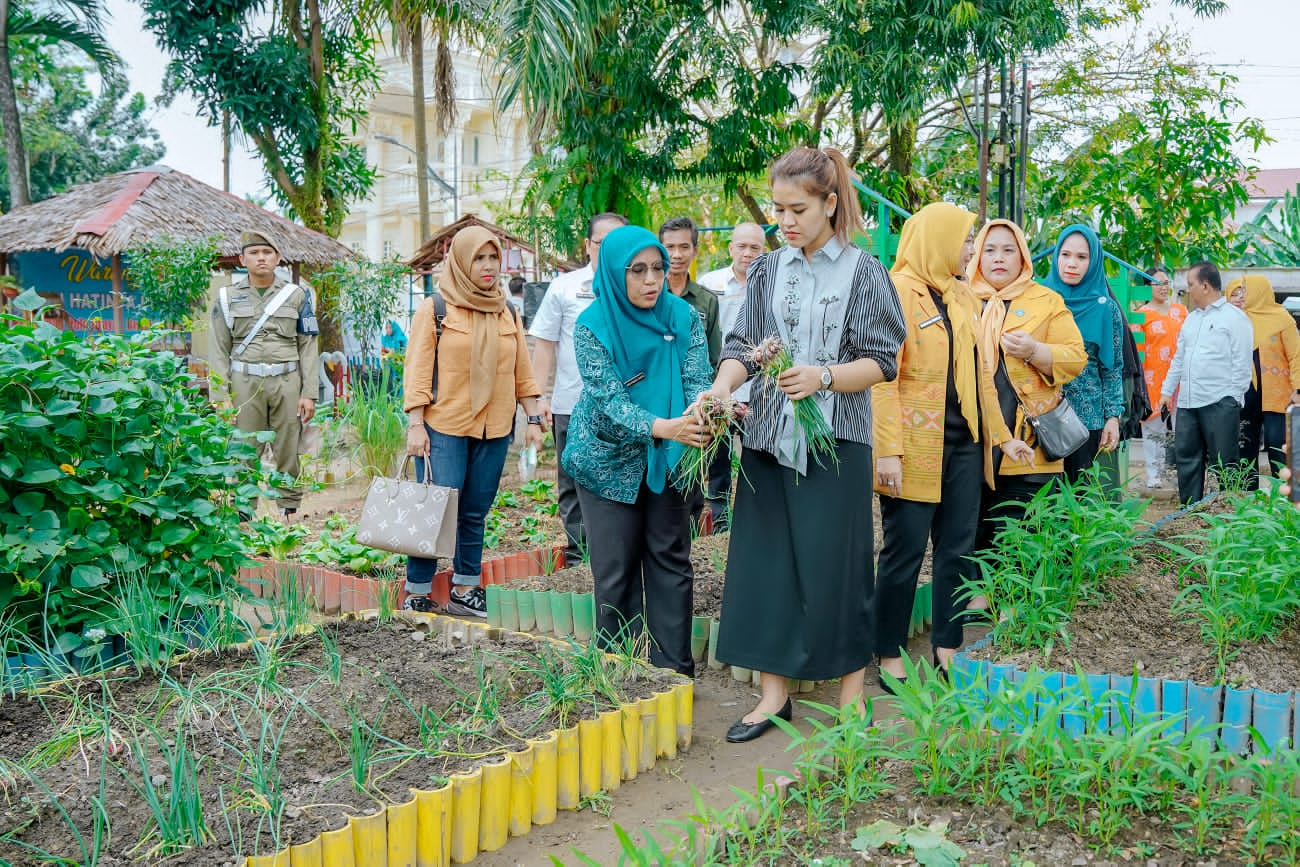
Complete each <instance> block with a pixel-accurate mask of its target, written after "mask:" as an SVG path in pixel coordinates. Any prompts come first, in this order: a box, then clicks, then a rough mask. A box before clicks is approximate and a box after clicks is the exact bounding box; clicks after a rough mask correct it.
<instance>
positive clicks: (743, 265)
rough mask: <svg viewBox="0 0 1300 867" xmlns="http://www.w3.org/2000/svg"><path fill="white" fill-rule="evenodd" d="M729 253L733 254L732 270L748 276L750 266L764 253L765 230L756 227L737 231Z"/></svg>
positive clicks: (729, 245) (743, 227) (728, 248)
mask: <svg viewBox="0 0 1300 867" xmlns="http://www.w3.org/2000/svg"><path fill="white" fill-rule="evenodd" d="M727 252H728V253H730V254H731V269H732V270H733V271H735V272H736V273H737V274H748V273H749V266H750V265H752V264H753V263H754V260H755V259H757V258H758V257H759V256H761V255H762V253H763V230H762V229H760V228H758V227H757V226H754V225H746V226H741V227H740V228H738V229H736V231H735V232H733V233H732V234H731V243H730V244H728V245H727Z"/></svg>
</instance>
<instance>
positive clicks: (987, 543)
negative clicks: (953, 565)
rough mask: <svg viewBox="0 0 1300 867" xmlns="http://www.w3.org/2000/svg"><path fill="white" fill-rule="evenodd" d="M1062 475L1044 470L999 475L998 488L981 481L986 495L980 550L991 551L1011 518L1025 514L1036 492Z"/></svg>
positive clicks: (982, 506) (982, 502) (977, 546)
mask: <svg viewBox="0 0 1300 867" xmlns="http://www.w3.org/2000/svg"><path fill="white" fill-rule="evenodd" d="M1060 478H1061V476H1060V475H1058V474H1056V473H1051V474H1047V473H1040V474H1036V475H1031V476H1003V475H999V476H998V477H997V478H996V479H994V482H995V483H996V484H997V486H998V487H997V490H993V489H991V488H989V487H987V486H986V485H983V484H981V485H980V487H981V488H982V489H983V496H982V497H981V499H980V528H979V533H978V535H977V536H976V539H975V550H976V551H987V550H988V549H989V548H992V547H993V539H994V537H995V536H997V534H998V530H1001V529H1002V527H1003V525H1004V524H1006V522H1007V521H1019V520H1020V519H1021V518H1023V517H1024V516H1025V504H1026V503H1028V502H1029V501H1030V500H1032V499H1033V498H1034V495H1035V494H1037V493H1038V492H1039V491H1041V490H1042V489H1043V486H1044V485H1050V484H1052V483H1053V482H1055V481H1056V480H1058V479H1060Z"/></svg>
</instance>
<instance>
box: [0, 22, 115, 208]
mask: <svg viewBox="0 0 1300 867" xmlns="http://www.w3.org/2000/svg"><path fill="white" fill-rule="evenodd" d="M103 14H104V9H103V6H102V5H101V4H100V0H57V4H48V3H47V4H43V5H42V6H40V7H37V6H34V5H32V4H31V3H29V2H26V3H25V2H23V0H0V124H2V125H3V126H4V139H5V158H6V161H7V166H6V168H7V170H8V172H9V194H10V199H11V203H12V205H11V206H12V207H15V208H17V207H19V206H21V205H26V204H28V203H29V202H31V198H32V196H31V186H30V184H29V183H28V180H27V150H26V148H25V147H24V146H23V136H22V120H21V118H20V117H19V115H18V93H17V89H16V88H15V87H14V74H13V66H12V64H11V62H10V57H9V48H10V46H11V45H12V44H14V43H16V42H19V41H36V40H40V41H42V43H43V44H45V45H53V46H56V47H57V46H65V47H68V48H75V49H76V50H78V51H80V52H81V53H82V54H84V55H86V57H88V58H90V60H91V62H92V63H94V64H95V66H96V67H97V68H98V69H99V71H100V73H101V74H103V75H105V76H108V75H112V74H114V73H116V72H117V71H118V70H120V69H121V66H122V58H121V57H119V56H118V54H117V53H116V52H115V51H113V49H112V48H111V47H110V46H109V44H108V42H107V41H106V40H105V39H104V29H103Z"/></svg>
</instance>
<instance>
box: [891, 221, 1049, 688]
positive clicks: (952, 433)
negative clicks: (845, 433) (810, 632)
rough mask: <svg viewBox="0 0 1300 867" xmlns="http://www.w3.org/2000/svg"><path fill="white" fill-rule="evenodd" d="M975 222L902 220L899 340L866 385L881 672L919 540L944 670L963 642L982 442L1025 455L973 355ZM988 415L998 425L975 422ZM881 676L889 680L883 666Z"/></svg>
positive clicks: (910, 588)
mask: <svg viewBox="0 0 1300 867" xmlns="http://www.w3.org/2000/svg"><path fill="white" fill-rule="evenodd" d="M974 222H975V215H974V214H972V213H970V212H969V211H966V210H964V209H962V208H959V207H957V206H956V205H949V204H945V203H936V204H932V205H926V206H925V207H924V208H922V209H921V210H920V211H918V212H917V213H916V214H915V215H914V216H912V217H911V218H910V219H908V221H907V222H906V223H904V224H903V232H902V235H901V236H900V237H899V239H898V257H897V258H896V259H895V261H894V267H893V268H892V269H891V271H890V276H891V277H892V279H893V281H894V286H895V287H896V288H897V289H898V297H899V302H900V303H901V305H902V308H903V319H904V321H905V322H906V323H907V339H906V340H905V341H904V342H903V346H902V347H901V348H900V349H899V353H898V378H897V379H896V380H894V381H892V382H884V383H880V384H879V385H876V386H874V387H873V388H872V389H871V411H872V437H873V439H874V441H875V445H876V491H877V492H878V493H879V494H880V520H881V527H882V529H883V531H884V537H885V539H884V547H883V548H881V550H880V566H879V568H878V570H877V572H876V653H877V654H878V655H879V657H880V670H881V672H882V673H889V674H891V675H893V676H894V677H895V678H897V679H899V680H902V679H903V677H904V674H905V669H904V666H903V658H902V657H903V654H904V653H905V652H906V645H907V624H908V620H909V618H910V616H911V612H912V602H913V598H914V597H915V594H916V581H917V576H918V574H919V573H920V569H921V563H922V561H923V560H924V559H925V551H926V546H927V543H929V544H930V545H931V546H932V549H933V553H932V554H931V561H932V575H933V578H932V586H933V589H934V598H933V603H932V607H933V618H934V628H933V630H932V631H931V637H930V641H931V644H932V645H933V651H934V665H935V667H936V668H938V669H940V670H941V671H942V670H946V669H947V667H948V661H949V660H950V659H951V658H952V656H953V654H955V653H956V652H957V650H958V649H959V648H960V647H961V645H962V621H961V618H960V616H959V615H960V614H961V607H962V606H961V604H960V603H959V602H958V598H959V596H960V590H961V585H962V583H963V581H964V579H965V578H967V577H969V576H970V570H971V569H972V568H973V567H972V564H971V562H970V560H968V559H967V556H968V555H969V554H970V553H971V551H972V550H973V549H974V547H975V537H976V531H977V529H978V526H979V506H980V487H981V484H980V483H981V478H982V477H986V476H987V477H989V478H991V477H992V468H991V465H990V464H989V463H988V462H987V458H988V454H989V450H990V449H991V447H992V444H997V445H999V446H1000V447H1001V451H1002V452H1004V453H1005V454H1006V455H1007V456H1008V457H1010V458H1011V459H1012V460H1026V459H1028V458H1029V456H1030V455H1031V454H1032V452H1031V450H1030V448H1029V446H1028V445H1026V444H1025V443H1024V442H1023V441H1022V440H1017V439H1012V437H1011V436H1010V434H1009V433H1008V431H1007V427H1006V425H1005V424H999V422H1000V421H1001V418H1000V417H999V416H998V415H997V409H996V405H997V403H996V398H995V396H994V392H993V378H992V376H991V368H990V367H989V366H987V365H985V364H981V363H980V362H981V359H980V353H979V350H978V341H977V334H976V325H977V317H978V310H979V302H978V301H976V299H975V296H974V295H972V294H971V291H970V287H969V286H968V285H967V284H966V280H965V274H964V273H963V268H962V263H963V259H964V256H963V247H964V245H965V244H967V243H968V240H967V239H968V238H969V233H970V230H971V225H972V224H973V223H974ZM990 415H991V420H992V421H993V422H994V424H993V425H992V426H991V427H990V426H989V425H983V424H982V422H983V421H984V420H988V419H989V418H990ZM981 428H983V429H981ZM981 443H983V446H981ZM880 686H881V688H882V689H884V690H886V691H888V692H892V691H893V689H892V684H891V683H889V682H888V681H886V680H884V678H883V677H882V678H881V680H880Z"/></svg>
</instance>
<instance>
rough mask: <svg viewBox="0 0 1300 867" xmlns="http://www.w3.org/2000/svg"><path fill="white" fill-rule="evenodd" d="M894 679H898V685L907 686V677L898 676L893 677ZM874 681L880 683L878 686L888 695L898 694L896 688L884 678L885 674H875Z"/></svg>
mask: <svg viewBox="0 0 1300 867" xmlns="http://www.w3.org/2000/svg"><path fill="white" fill-rule="evenodd" d="M895 680H897V681H898V685H899V686H900V687H903V686H907V678H905V677H898V678H895ZM876 683H878V684H880V688H881V689H883V690H884V691H885V692H887V693H889V694H890V695H898V690H896V689H894V687H893V685H892V684H890V683H889V682H888V681H887V680H885V676H884V675H883V674H878V675H876Z"/></svg>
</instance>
